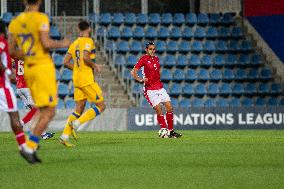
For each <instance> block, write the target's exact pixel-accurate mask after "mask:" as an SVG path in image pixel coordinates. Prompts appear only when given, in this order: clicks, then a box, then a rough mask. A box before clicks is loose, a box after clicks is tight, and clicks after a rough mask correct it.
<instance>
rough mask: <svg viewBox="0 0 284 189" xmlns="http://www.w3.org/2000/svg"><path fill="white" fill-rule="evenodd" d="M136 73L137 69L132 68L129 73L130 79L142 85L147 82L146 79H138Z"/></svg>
mask: <svg viewBox="0 0 284 189" xmlns="http://www.w3.org/2000/svg"><path fill="white" fill-rule="evenodd" d="M137 72H138V69H137V68H133V69H132V71H131V75H132V77H133V78H134V79H135V80H136V81H138V82H140V83H144V82H147V81H148V79H147V78H140V77H139V76H138V74H137Z"/></svg>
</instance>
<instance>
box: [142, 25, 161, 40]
mask: <svg viewBox="0 0 284 189" xmlns="http://www.w3.org/2000/svg"><path fill="white" fill-rule="evenodd" d="M156 37H158V34H157V31H156V29H155V28H154V27H152V26H149V27H148V28H147V29H146V32H145V38H146V39H154V38H156Z"/></svg>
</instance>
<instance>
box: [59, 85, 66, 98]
mask: <svg viewBox="0 0 284 189" xmlns="http://www.w3.org/2000/svg"><path fill="white" fill-rule="evenodd" d="M68 94H69V90H68V85H66V84H63V83H60V84H59V85H58V96H60V97H65V96H67V95H68Z"/></svg>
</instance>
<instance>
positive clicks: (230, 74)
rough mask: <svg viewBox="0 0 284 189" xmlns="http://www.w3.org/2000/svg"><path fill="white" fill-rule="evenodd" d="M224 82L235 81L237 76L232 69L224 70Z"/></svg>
mask: <svg viewBox="0 0 284 189" xmlns="http://www.w3.org/2000/svg"><path fill="white" fill-rule="evenodd" d="M222 78H223V80H224V81H232V80H234V79H235V74H234V71H233V70H232V69H227V68H226V69H224V71H223V76H222Z"/></svg>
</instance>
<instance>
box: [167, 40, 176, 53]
mask: <svg viewBox="0 0 284 189" xmlns="http://www.w3.org/2000/svg"><path fill="white" fill-rule="evenodd" d="M177 51H178V45H177V42H176V41H169V42H168V43H167V52H168V53H176V52H177Z"/></svg>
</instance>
